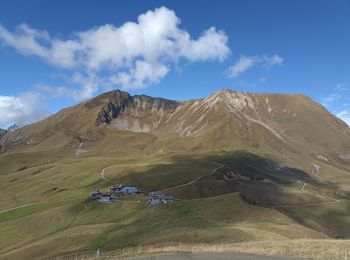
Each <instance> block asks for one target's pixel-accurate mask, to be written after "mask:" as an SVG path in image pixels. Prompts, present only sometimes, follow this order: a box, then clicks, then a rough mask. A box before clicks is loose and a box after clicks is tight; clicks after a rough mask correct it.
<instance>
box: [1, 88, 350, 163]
mask: <svg viewBox="0 0 350 260" xmlns="http://www.w3.org/2000/svg"><path fill="white" fill-rule="evenodd" d="M123 131H129V132H134V133H146V134H147V136H148V137H150V136H152V138H151V139H152V140H153V141H152V142H153V145H154V143H157V142H160V140H163V142H164V140H165V139H166V137H169V138H170V139H172V138H177V140H178V141H179V143H181V142H180V141H181V138H182V139H183V138H185V139H186V138H187V139H186V140H187V141H186V145H185V146H184V147H181V148H180V147H178V148H177V149H180V150H181V149H185V150H191V149H197V148H198V147H201V149H202V150H205V151H214V150H215V151H218V150H232V149H236V148H242V149H245V148H249V149H251V148H252V149H259V150H260V149H262V150H264V151H271V150H273V151H274V152H278V153H281V152H288V153H292V154H293V155H295V154H300V153H302V154H304V153H306V154H308V155H317V154H327V158H328V157H329V159H330V160H331V159H334V160H339V158H342V157H343V158H344V156H343V154H346V153H348V152H349V146H350V130H349V127H348V126H347V125H346V124H345V123H344V122H343V121H341V120H340V119H338V118H337V117H335V116H333V115H332V114H330V113H329V112H328V111H327V110H326V109H325V108H323V107H322V106H321V105H319V104H318V103H316V102H314V101H313V100H311V99H310V98H308V97H306V96H304V95H286V94H255V93H246V92H237V91H232V90H228V89H222V90H220V91H218V92H216V93H214V94H212V95H210V96H208V97H206V98H202V99H195V100H189V101H181V102H180V101H173V100H167V99H163V98H154V97H149V96H145V95H135V96H132V95H130V94H129V93H127V92H123V91H120V90H115V91H111V92H107V93H104V94H102V95H100V96H97V97H95V98H93V99H90V100H88V101H86V102H83V103H80V104H78V105H76V106H73V107H70V108H66V109H63V110H61V111H60V112H58V113H57V114H55V115H52V116H50V117H48V118H46V119H44V120H42V121H40V122H37V123H35V124H32V125H28V126H25V127H22V128H20V129H16V130H14V131H11V132H8V133H6V134H4V135H3V136H2V137H1V139H0V144H1V148H2V152H3V153H8V152H11V151H15V150H28V149H30V150H33V149H35V150H36V149H40V150H41V149H44V147H47V146H46V145H43V144H44V143H46V142H49V143H51V144H56V146H66V147H72V148H73V147H75V146H76V145H77V142H78V143H80V142H84V143H85V145H88V146H94V145H96V144H97V143H99V142H103V140H106V139H108V136H109V135H113V136H115V135H118V133H122V132H123ZM143 136H145V135H143ZM176 136H177V137H176ZM120 138H121V137H120ZM120 138H119V139H120ZM178 138H180V139H178ZM52 142H53V143H52ZM128 145H130V146H132V145H133V143H132V142H130V143H129V144H128ZM163 145H164V147H162V150H167V149H168V148H169V147H171V146H173V143H166V142H165V143H163ZM151 147H152V146H150V147H149V148H150V149H151ZM45 149H46V148H45ZM169 149H170V148H169ZM151 150H152V149H151Z"/></svg>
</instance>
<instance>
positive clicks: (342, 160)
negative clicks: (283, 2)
mask: <svg viewBox="0 0 350 260" xmlns="http://www.w3.org/2000/svg"><path fill="white" fill-rule="evenodd" d="M0 145H1V155H0V195H1V196H0V209H1V210H0V254H1V255H2V256H1V257H0V258H4V259H14V258H16V259H19V258H23V259H27V258H28V257H38V256H48V255H50V256H56V255H65V254H72V253H75V252H78V253H85V252H91V251H94V250H97V249H98V248H101V249H102V250H105V251H109V250H116V249H122V248H126V247H134V246H139V245H146V246H147V245H162V244H167V243H168V244H171V243H188V244H195V243H201V244H202V243H204V244H206V243H207V244H218V243H241V242H259V241H263V240H266V239H268V240H276V241H277V240H289V239H300V238H306V239H334V238H344V239H349V238H350V159H349V158H350V129H349V127H348V126H347V125H346V124H345V123H344V122H342V121H341V120H340V119H338V118H337V117H335V116H333V115H332V114H330V113H329V112H328V111H327V110H326V109H325V108H324V107H322V106H321V105H319V104H318V103H316V102H314V101H313V100H311V99H310V98H308V97H306V96H304V95H286V94H254V93H245V92H236V91H232V90H227V89H224V90H220V91H219V92H216V93H214V94H212V95H210V96H209V97H206V98H202V99H196V100H189V101H181V102H180V101H173V100H166V99H163V98H153V97H149V96H144V95H136V96H132V95H130V94H128V93H126V92H122V91H119V90H116V91H111V92H107V93H104V94H102V95H100V96H97V97H95V98H93V99H90V100H88V101H85V102H83V103H80V104H77V105H75V106H73V107H69V108H66V109H63V110H61V111H60V112H58V113H57V114H55V115H52V116H50V117H48V118H46V119H44V120H42V121H40V122H37V123H34V124H31V125H27V126H24V127H21V128H18V129H15V130H13V131H7V132H1V133H0ZM112 184H115V185H116V184H129V185H135V186H137V187H139V188H140V189H141V190H142V191H143V194H144V195H141V196H140V197H134V196H127V197H126V198H125V199H123V200H120V201H116V202H112V203H110V204H103V203H99V202H97V201H93V200H91V199H90V198H89V196H90V193H91V192H92V191H94V190H97V189H100V190H107V189H108V187H110V186H111V185H112ZM159 190H162V191H163V192H166V193H167V194H170V195H173V196H176V197H177V198H180V199H181V200H180V201H178V202H173V203H169V204H160V205H157V206H149V205H148V204H146V203H144V202H145V201H146V199H147V198H146V197H147V194H148V193H149V192H152V191H159ZM138 201H140V202H138Z"/></svg>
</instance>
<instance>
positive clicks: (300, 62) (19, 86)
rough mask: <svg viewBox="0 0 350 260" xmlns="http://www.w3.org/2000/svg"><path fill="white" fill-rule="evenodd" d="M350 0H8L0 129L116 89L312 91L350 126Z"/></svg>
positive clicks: (183, 94) (1, 41) (0, 30)
mask: <svg viewBox="0 0 350 260" xmlns="http://www.w3.org/2000/svg"><path fill="white" fill-rule="evenodd" d="M349 28H350V0H328V1H324V0H308V1H304V0H291V1H288V0H284V1H280V0H264V1H260V0H255V1H253V0H245V1H243V0H242V1H238V0H228V1H220V0H217V1H132V0H128V1H113V0H111V1H109V0H104V1H97V0H96V1H93V0H76V1H68V0H60V1H44V0H41V1H38V0H31V1H25V0H22V1H18V0H8V1H5V0H0V127H3V128H4V127H8V126H9V125H11V124H13V123H20V124H27V123H31V122H35V121H37V120H40V119H42V118H44V117H46V116H47V115H50V114H52V113H55V112H57V111H59V110H60V109H62V108H65V107H67V106H71V105H74V104H76V103H78V102H81V101H84V100H87V99H89V98H91V97H94V96H96V95H98V94H101V93H103V92H106V91H110V90H113V89H121V90H125V91H128V92H129V93H131V94H146V95H150V96H156V97H164V98H168V99H175V100H187V99H194V98H201V97H205V96H208V95H210V94H211V93H214V92H216V91H218V90H219V89H222V88H227V89H233V90H237V91H247V92H257V93H292V94H296V93H297V94H305V95H307V96H310V97H311V98H312V99H314V100H315V101H317V102H319V103H321V104H322V105H323V106H324V107H326V108H327V109H328V110H329V111H330V112H331V113H333V114H334V115H336V116H338V117H339V118H341V119H343V120H344V121H345V122H346V123H348V124H349V125H350V62H349V61H350V30H349Z"/></svg>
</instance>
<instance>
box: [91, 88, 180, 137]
mask: <svg viewBox="0 0 350 260" xmlns="http://www.w3.org/2000/svg"><path fill="white" fill-rule="evenodd" d="M179 107H181V103H180V102H176V101H171V100H166V99H163V98H153V97H149V96H145V95H136V96H130V95H129V93H126V92H122V91H119V90H116V91H113V92H112V93H111V95H110V98H109V101H108V103H107V104H106V105H105V106H103V107H102V109H101V111H100V112H99V113H98V115H97V119H96V125H97V126H98V125H101V124H109V125H111V126H113V127H114V128H116V129H119V130H130V131H134V132H150V131H152V130H155V129H156V128H157V127H158V126H159V124H160V121H161V120H162V119H163V118H164V117H167V116H169V115H171V114H172V113H173V112H174V111H176V109H177V108H179Z"/></svg>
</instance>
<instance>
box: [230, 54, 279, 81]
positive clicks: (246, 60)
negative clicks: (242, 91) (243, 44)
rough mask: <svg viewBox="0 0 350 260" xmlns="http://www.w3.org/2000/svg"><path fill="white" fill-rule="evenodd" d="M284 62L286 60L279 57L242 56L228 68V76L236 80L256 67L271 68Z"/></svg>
mask: <svg viewBox="0 0 350 260" xmlns="http://www.w3.org/2000/svg"><path fill="white" fill-rule="evenodd" d="M283 61H284V59H283V58H281V57H280V56H278V55H273V56H267V55H260V56H252V57H249V56H241V57H240V58H239V60H238V61H237V62H236V63H235V64H233V65H232V66H230V67H229V68H228V76H229V77H230V78H236V77H238V76H239V75H241V74H242V73H244V72H245V71H247V70H248V69H250V68H252V67H254V66H262V67H264V68H270V67H272V66H275V65H282V64H283Z"/></svg>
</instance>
